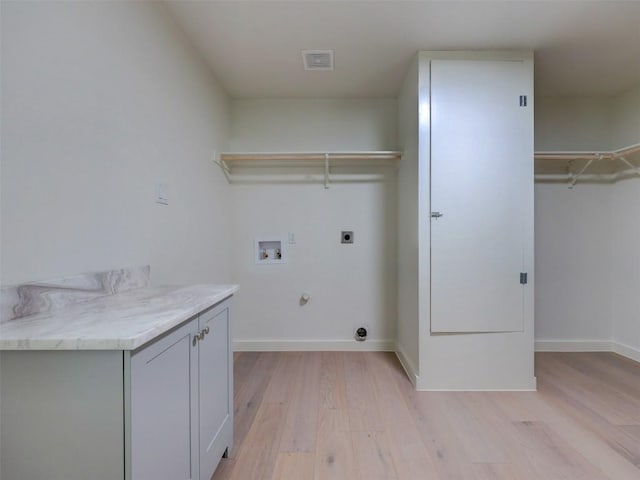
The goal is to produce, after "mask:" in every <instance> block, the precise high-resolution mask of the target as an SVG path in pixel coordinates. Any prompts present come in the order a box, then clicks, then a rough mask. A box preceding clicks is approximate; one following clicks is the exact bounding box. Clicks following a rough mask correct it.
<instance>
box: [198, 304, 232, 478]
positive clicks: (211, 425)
mask: <svg viewBox="0 0 640 480" xmlns="http://www.w3.org/2000/svg"><path fill="white" fill-rule="evenodd" d="M227 305H228V302H225V303H224V304H222V305H221V306H217V307H214V308H212V309H211V310H209V311H207V312H204V313H202V314H200V330H201V331H203V330H204V331H205V332H207V331H208V333H207V334H206V335H205V336H204V337H203V339H202V340H201V341H200V342H198V345H199V351H200V352H199V354H200V361H199V382H198V390H199V409H198V410H199V417H200V422H199V423H200V480H209V479H210V478H211V475H213V472H214V471H215V468H216V466H217V465H218V462H219V461H220V457H221V456H222V454H223V453H224V450H225V449H226V448H227V446H231V445H230V443H231V442H232V438H229V437H228V435H229V433H228V432H231V428H230V427H231V425H230V422H232V418H233V416H232V410H231V408H232V405H231V403H230V398H231V397H230V395H229V388H230V386H231V385H232V383H231V378H230V377H229V375H230V369H229V360H230V354H231V352H230V344H229V308H228V306H227ZM207 329H208V330H207ZM223 436H226V437H225V438H222V437H223Z"/></svg>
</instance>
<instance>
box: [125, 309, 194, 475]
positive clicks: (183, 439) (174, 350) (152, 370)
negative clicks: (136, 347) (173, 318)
mask: <svg viewBox="0 0 640 480" xmlns="http://www.w3.org/2000/svg"><path fill="white" fill-rule="evenodd" d="M196 331H197V319H194V320H192V321H191V322H188V323H187V324H186V325H184V326H182V327H180V328H179V329H177V330H175V331H174V332H172V333H170V334H169V335H167V336H165V337H163V338H161V339H160V340H158V341H156V342H154V343H152V344H151V345H149V346H147V347H144V348H143V349H142V350H140V351H138V352H136V353H134V354H133V355H132V356H131V472H132V478H133V479H135V480H164V479H166V480H186V479H191V478H195V477H194V476H193V474H195V473H192V469H191V465H192V458H191V444H192V437H191V421H192V419H191V415H192V404H191V393H190V392H191V380H192V377H193V375H194V374H195V370H194V369H196V368H197V350H198V349H197V348H195V347H194V346H193V344H192V339H193V335H194V334H195V332H196Z"/></svg>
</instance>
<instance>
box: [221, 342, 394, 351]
mask: <svg viewBox="0 0 640 480" xmlns="http://www.w3.org/2000/svg"><path fill="white" fill-rule="evenodd" d="M395 347H396V344H395V342H393V341H391V340H366V341H364V342H356V341H355V340H284V339H270V340H258V339H247V340H243V339H241V340H234V342H233V350H234V351H235V352H326V351H329V352H351V351H356V352H394V351H395Z"/></svg>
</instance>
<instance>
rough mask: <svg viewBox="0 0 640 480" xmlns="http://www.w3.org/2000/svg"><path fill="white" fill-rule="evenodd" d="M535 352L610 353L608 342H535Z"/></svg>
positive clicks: (610, 345) (610, 343)
mask: <svg viewBox="0 0 640 480" xmlns="http://www.w3.org/2000/svg"><path fill="white" fill-rule="evenodd" d="M535 350H536V352H611V351H613V344H612V342H611V341H610V340H536V343H535Z"/></svg>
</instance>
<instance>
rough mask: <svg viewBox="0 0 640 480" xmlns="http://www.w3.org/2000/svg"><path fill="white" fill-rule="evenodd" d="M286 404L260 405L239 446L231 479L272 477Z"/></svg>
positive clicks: (255, 479)
mask: <svg viewBox="0 0 640 480" xmlns="http://www.w3.org/2000/svg"><path fill="white" fill-rule="evenodd" d="M285 410H286V407H285V406H284V405H281V404H278V403H263V404H262V405H260V409H259V410H258V414H257V415H256V417H255V421H254V422H253V424H252V426H251V430H249V433H247V436H246V438H245V439H244V442H243V445H242V446H241V448H240V449H239V456H238V458H237V459H236V462H235V465H234V467H235V468H234V469H233V471H232V473H231V476H230V477H229V478H230V479H231V480H249V479H251V480H271V477H272V475H273V471H274V469H275V463H276V458H277V456H278V444H279V439H280V436H281V435H282V429H283V425H284V417H285Z"/></svg>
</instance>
